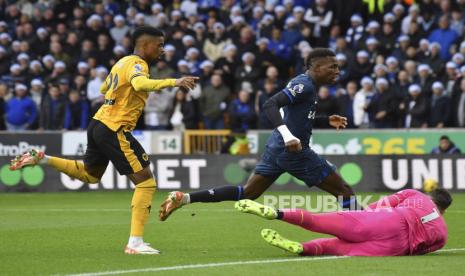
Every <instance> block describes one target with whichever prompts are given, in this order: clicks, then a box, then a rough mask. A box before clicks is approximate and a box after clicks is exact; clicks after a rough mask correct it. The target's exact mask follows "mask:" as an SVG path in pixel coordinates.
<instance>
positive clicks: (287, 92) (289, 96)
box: [283, 89, 294, 103]
mask: <svg viewBox="0 0 465 276" xmlns="http://www.w3.org/2000/svg"><path fill="white" fill-rule="evenodd" d="M283 92H284V94H286V95H287V97H288V98H289V99H290V100H291V103H293V102H294V97H292V95H291V94H290V93H289V91H287V90H286V89H284V90H283Z"/></svg>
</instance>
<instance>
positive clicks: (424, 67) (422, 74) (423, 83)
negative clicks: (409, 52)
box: [414, 64, 434, 95]
mask: <svg viewBox="0 0 465 276" xmlns="http://www.w3.org/2000/svg"><path fill="white" fill-rule="evenodd" d="M417 71H418V75H417V76H416V77H415V80H414V82H415V83H418V84H419V85H420V87H421V91H424V92H425V95H431V94H432V92H431V89H432V87H433V82H434V78H433V76H432V75H431V73H432V71H431V68H430V67H429V65H428V64H420V65H419V66H418V69H417Z"/></svg>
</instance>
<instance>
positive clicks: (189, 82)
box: [176, 76, 199, 90]
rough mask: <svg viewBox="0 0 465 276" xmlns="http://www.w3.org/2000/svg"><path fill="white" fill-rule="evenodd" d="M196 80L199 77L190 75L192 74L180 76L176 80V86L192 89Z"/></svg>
mask: <svg viewBox="0 0 465 276" xmlns="http://www.w3.org/2000/svg"><path fill="white" fill-rule="evenodd" d="M198 80H199V77H192V76H187V77H182V78H180V79H177V80H176V86H177V87H182V88H185V89H188V90H189V89H194V88H195V85H196V81H198Z"/></svg>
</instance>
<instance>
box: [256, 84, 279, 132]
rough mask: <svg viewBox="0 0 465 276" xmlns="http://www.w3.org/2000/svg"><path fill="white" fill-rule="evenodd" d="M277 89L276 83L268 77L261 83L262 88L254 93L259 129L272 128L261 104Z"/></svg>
mask: <svg viewBox="0 0 465 276" xmlns="http://www.w3.org/2000/svg"><path fill="white" fill-rule="evenodd" d="M278 91H279V87H277V86H276V83H275V82H274V81H272V80H270V79H268V80H265V84H264V85H263V89H262V90H259V91H258V92H257V94H256V98H255V112H256V114H257V115H258V128H259V129H273V125H272V124H271V122H270V120H269V119H268V116H266V114H265V113H264V112H262V110H263V105H264V104H265V102H266V101H267V100H268V99H269V98H271V97H272V96H273V95H274V94H276V93H277V92H278Z"/></svg>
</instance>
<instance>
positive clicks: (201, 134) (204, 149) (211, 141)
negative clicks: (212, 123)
mask: <svg viewBox="0 0 465 276" xmlns="http://www.w3.org/2000/svg"><path fill="white" fill-rule="evenodd" d="M229 135H231V130H229V129H223V130H186V131H184V154H219V153H221V148H222V145H223V144H224V143H225V141H226V140H227V138H228V136H229Z"/></svg>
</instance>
